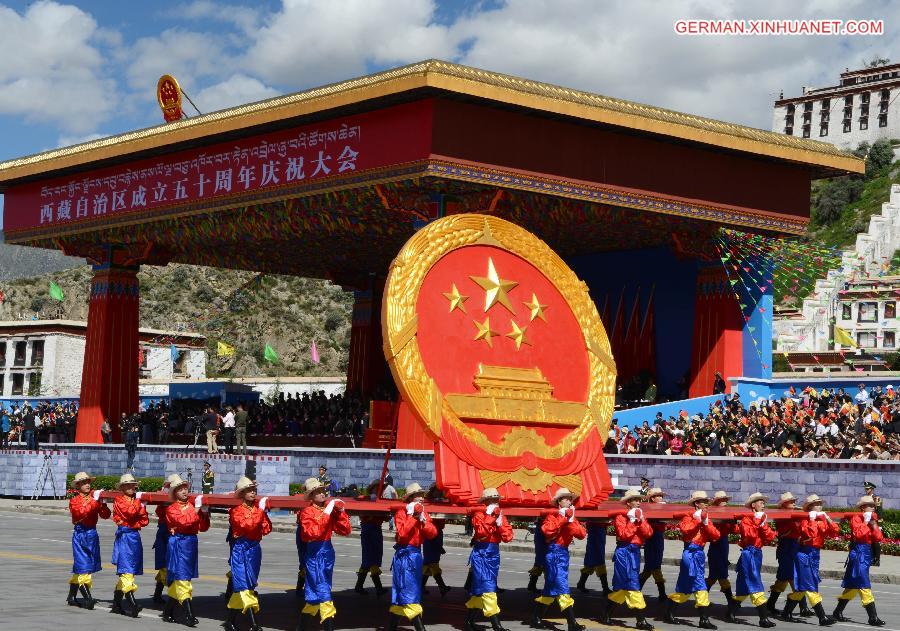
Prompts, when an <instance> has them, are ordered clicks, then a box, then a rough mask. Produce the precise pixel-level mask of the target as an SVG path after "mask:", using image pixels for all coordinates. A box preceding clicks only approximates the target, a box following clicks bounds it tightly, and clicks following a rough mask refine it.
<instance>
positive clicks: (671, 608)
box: [664, 491, 719, 629]
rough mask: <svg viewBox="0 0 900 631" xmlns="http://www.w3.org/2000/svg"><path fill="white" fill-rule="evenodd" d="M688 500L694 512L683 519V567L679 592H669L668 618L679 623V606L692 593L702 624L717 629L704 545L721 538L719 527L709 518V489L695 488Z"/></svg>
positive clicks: (677, 583)
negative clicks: (706, 576)
mask: <svg viewBox="0 0 900 631" xmlns="http://www.w3.org/2000/svg"><path fill="white" fill-rule="evenodd" d="M688 503H689V504H691V505H692V506H693V507H694V509H695V510H694V512H693V513H691V514H690V515H685V516H684V518H682V520H681V521H680V522H679V524H678V529H679V530H680V531H681V540H682V541H684V543H685V546H684V552H682V553H681V567H680V568H679V570H678V580H677V581H676V583H675V593H674V594H669V600H668V602H666V610H665V615H664V620H665V621H666V622H668V623H669V624H678V622H677V621H676V620H675V616H674V612H675V606H676V605H677V604H678V603H683V602H685V601H686V600H688V599H689V598H690V597H691V596H693V597H694V601H695V602H696V607H697V611H698V612H699V613H700V623H699V625H698V626H699V627H700V628H701V629H716V625H714V624H713V623H711V622H710V621H709V614H708V613H707V610H708V609H709V592H708V591H707V589H706V582H705V581H704V574H705V570H706V567H705V566H706V556H705V555H704V554H703V546H705V545H706V544H707V543H709V542H710V541H715V540H716V539H718V538H719V530H718V529H717V528H716V527H715V526H714V525H713V523H712V522H711V521H710V520H709V512H708V511H707V509H708V508H709V497H708V496H707V495H706V491H694V492H693V493H691V499H690V500H688Z"/></svg>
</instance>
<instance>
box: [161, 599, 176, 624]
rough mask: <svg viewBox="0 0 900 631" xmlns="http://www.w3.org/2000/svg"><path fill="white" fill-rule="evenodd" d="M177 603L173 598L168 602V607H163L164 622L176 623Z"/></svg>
mask: <svg viewBox="0 0 900 631" xmlns="http://www.w3.org/2000/svg"><path fill="white" fill-rule="evenodd" d="M176 602H177V601H176V600H175V599H174V598H172V597H171V596H170V597H169V599H168V600H166V606H165V607H163V612H162V620H163V622H175V603H176Z"/></svg>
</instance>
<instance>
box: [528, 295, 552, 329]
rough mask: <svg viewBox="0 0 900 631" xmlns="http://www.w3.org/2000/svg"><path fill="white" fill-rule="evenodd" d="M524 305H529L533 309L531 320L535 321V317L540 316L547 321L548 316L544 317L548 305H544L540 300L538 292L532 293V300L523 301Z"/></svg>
mask: <svg viewBox="0 0 900 631" xmlns="http://www.w3.org/2000/svg"><path fill="white" fill-rule="evenodd" d="M522 304H523V305H525V306H526V307H528V309H529V310H530V311H531V321H532V322H534V319H535V318H540V319H541V320H543V321H544V322H546V321H547V318H546V317H544V309H546V308H547V305H542V304H541V303H540V302H538V297H537V294H531V302H523V303H522Z"/></svg>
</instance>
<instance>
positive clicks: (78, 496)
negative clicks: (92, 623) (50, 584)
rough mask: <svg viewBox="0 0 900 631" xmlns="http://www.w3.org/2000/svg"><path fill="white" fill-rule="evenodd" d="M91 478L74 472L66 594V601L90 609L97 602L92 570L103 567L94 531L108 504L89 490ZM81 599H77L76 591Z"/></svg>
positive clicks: (108, 513) (106, 515) (107, 513)
mask: <svg viewBox="0 0 900 631" xmlns="http://www.w3.org/2000/svg"><path fill="white" fill-rule="evenodd" d="M93 480H94V478H92V477H91V476H89V475H88V474H87V473H85V472H84V471H79V472H78V473H76V474H75V479H74V480H72V488H73V489H75V491H76V493H75V495H74V496H73V497H72V499H70V500H69V512H70V513H71V514H72V523H73V524H74V525H75V528H74V529H73V531H72V557H73V563H72V578H71V579H69V596H68V598H67V599H66V602H67V603H68V604H69V605H72V606H73V607H84V608H85V609H93V608H94V605H95V604H96V603H97V601H96V600H94V597H93V596H92V595H91V587H93V579H92V577H91V575H92V574H94V573H95V572H99V571H100V569H101V568H102V564H101V562H100V537H99V536H98V535H97V519H109V516H110V515H111V514H112V513H110V510H109V507H108V506H107V505H106V504H104V503H103V502H101V501H100V493H101V491H100V490H96V491H93V492H92V491H91V482H93ZM79 590H80V591H81V595H82V596H84V601H83V602H82V601H79V600H78V592H79Z"/></svg>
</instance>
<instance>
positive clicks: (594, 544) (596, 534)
mask: <svg viewBox="0 0 900 631" xmlns="http://www.w3.org/2000/svg"><path fill="white" fill-rule="evenodd" d="M608 525H609V524H607V522H590V523H589V524H587V525H586V526H585V530H587V541H586V543H585V548H584V565H583V566H582V568H581V576H580V577H579V578H578V585H577V587H578V590H579V591H580V592H583V593H585V594H586V593H587V592H588V588H587V580H588V578H589V577H590V575H591V574H596V575H597V577H598V578H599V579H600V586H601V587H602V588H603V593H604V594H609V592H610V589H609V581H608V580H607V578H606V528H607V526H608Z"/></svg>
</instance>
